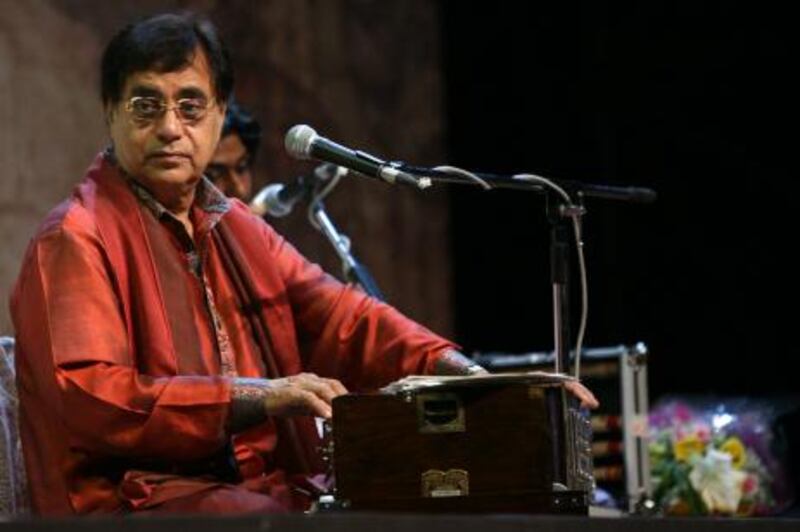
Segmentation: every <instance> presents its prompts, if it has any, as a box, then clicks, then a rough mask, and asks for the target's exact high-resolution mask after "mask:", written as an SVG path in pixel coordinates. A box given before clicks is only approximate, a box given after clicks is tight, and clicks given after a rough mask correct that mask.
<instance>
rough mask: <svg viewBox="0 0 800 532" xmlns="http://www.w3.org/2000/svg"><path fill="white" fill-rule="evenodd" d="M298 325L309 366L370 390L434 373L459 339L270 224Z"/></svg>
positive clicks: (354, 387)
mask: <svg viewBox="0 0 800 532" xmlns="http://www.w3.org/2000/svg"><path fill="white" fill-rule="evenodd" d="M264 228H265V233H266V238H267V241H268V243H269V244H268V245H269V251H270V254H271V255H272V256H273V257H274V260H275V262H276V263H277V265H278V267H279V269H280V272H281V275H282V278H283V281H284V283H285V285H286V290H287V293H288V297H289V302H290V305H291V309H292V313H293V316H294V319H295V323H296V327H297V329H298V338H299V340H300V349H301V352H302V354H303V358H304V360H305V367H306V368H308V369H309V370H310V371H313V372H315V373H319V374H320V375H327V376H334V377H337V378H339V379H341V380H342V382H343V383H344V384H345V386H347V387H348V388H349V389H351V390H354V391H356V390H369V389H375V388H378V387H380V386H383V385H385V384H387V383H389V382H391V381H393V380H395V379H398V378H401V377H404V376H406V375H410V374H425V373H433V372H434V365H435V363H436V360H437V358H438V357H439V356H440V355H441V354H442V353H443V352H445V351H446V350H447V349H449V348H453V347H456V346H455V345H454V344H453V343H451V342H449V341H447V340H445V339H443V338H441V337H439V336H437V335H436V334H434V333H432V332H431V331H429V330H428V329H426V328H425V327H423V326H421V325H419V324H417V323H415V322H414V321H412V320H410V319H408V318H406V317H405V316H403V315H402V314H401V313H400V312H398V311H397V310H395V309H394V308H393V307H391V306H389V305H387V304H385V303H382V302H380V301H378V300H376V299H373V298H371V297H369V296H367V295H366V294H364V293H363V292H362V291H360V290H358V289H357V288H355V287H353V286H351V285H343V284H342V283H340V282H339V281H337V280H335V279H334V278H333V277H331V276H329V275H327V274H325V273H324V272H323V271H322V270H321V269H320V268H319V266H317V265H315V264H312V263H310V262H308V261H307V260H306V259H305V258H304V257H303V256H302V255H300V254H299V253H298V252H297V250H295V248H294V247H293V246H292V245H291V244H289V243H288V242H287V241H286V240H285V239H284V238H283V237H281V236H280V235H278V234H277V233H275V232H274V231H273V230H272V229H270V228H269V227H268V226H266V225H264Z"/></svg>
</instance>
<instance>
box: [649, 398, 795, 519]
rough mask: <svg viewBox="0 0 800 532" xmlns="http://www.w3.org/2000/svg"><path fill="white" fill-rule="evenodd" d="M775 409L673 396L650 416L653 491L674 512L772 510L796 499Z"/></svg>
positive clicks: (742, 402) (752, 513) (765, 512)
mask: <svg viewBox="0 0 800 532" xmlns="http://www.w3.org/2000/svg"><path fill="white" fill-rule="evenodd" d="M770 421H772V420H771V415H770V410H769V409H768V408H766V407H764V406H756V405H754V404H752V403H749V402H747V401H746V400H740V401H729V402H728V403H724V402H723V403H719V402H717V403H710V402H706V403H705V404H703V403H699V404H698V403H694V404H692V403H689V402H687V401H682V400H676V399H671V400H668V401H665V402H662V403H659V404H658V405H657V406H656V407H655V408H653V410H652V412H651V415H650V444H649V450H650V463H651V476H652V481H653V489H654V492H653V496H654V499H655V501H656V503H657V504H658V505H659V506H660V507H661V509H662V510H663V511H664V512H665V513H667V514H672V515H742V516H757V515H770V514H774V513H777V512H778V511H780V510H782V509H784V508H785V507H786V506H788V504H789V503H790V502H791V490H790V488H789V486H788V481H787V479H786V478H785V475H784V474H783V473H782V471H783V468H782V467H781V460H780V456H779V455H780V453H776V450H775V449H776V445H775V443H776V442H775V441H774V440H775V438H774V434H773V432H772V430H771V427H770Z"/></svg>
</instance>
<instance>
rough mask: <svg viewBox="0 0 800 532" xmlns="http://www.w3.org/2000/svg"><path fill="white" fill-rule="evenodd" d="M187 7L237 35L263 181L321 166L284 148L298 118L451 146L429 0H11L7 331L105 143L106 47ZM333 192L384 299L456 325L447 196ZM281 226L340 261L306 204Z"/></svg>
mask: <svg viewBox="0 0 800 532" xmlns="http://www.w3.org/2000/svg"><path fill="white" fill-rule="evenodd" d="M176 8H192V9H196V10H199V11H203V12H205V13H206V14H208V15H209V16H210V17H211V18H212V20H214V21H215V22H216V23H217V24H218V26H219V27H220V29H221V31H222V33H223V35H224V36H225V38H226V40H227V41H228V44H229V46H230V48H231V51H232V53H233V56H234V63H235V65H236V74H237V90H236V93H237V97H238V98H239V100H240V101H241V102H242V103H243V104H245V105H246V106H247V107H249V108H250V109H251V110H252V111H253V112H254V114H255V115H256V116H257V118H259V120H260V121H261V122H262V123H263V125H264V126H265V139H264V143H263V145H262V153H261V155H260V159H259V161H258V176H257V180H258V183H257V185H258V186H263V185H264V184H265V183H266V182H267V181H269V180H277V181H286V180H288V179H289V178H291V177H292V176H294V175H297V174H298V173H300V172H304V171H310V170H311V169H312V168H313V164H304V163H298V162H296V161H292V160H291V159H289V158H288V157H287V156H286V155H285V154H284V152H283V148H282V144H283V136H284V134H285V131H286V130H287V129H288V128H289V127H290V126H291V125H293V124H296V123H308V124H310V125H312V126H313V127H314V128H315V129H317V131H318V132H319V133H320V134H323V135H325V136H328V137H331V138H333V139H336V140H338V141H340V142H342V143H346V144H349V145H352V146H354V147H359V148H361V149H364V150H367V151H371V152H373V153H375V154H376V155H383V156H387V157H391V158H396V159H404V160H408V161H413V162H416V163H420V164H424V163H433V162H437V161H439V160H441V157H442V151H443V150H442V136H443V117H442V101H441V100H442V79H441V73H440V65H439V60H440V59H439V55H438V32H439V25H438V19H437V8H436V3H435V2H433V0H407V1H404V2H382V1H378V0H374V1H369V0H325V1H314V0H296V1H289V0H272V1H263V2H255V1H244V0H232V1H227V2H223V1H218V2H216V1H211V0H208V1H183V2H180V1H172V2H167V1H161V2H157V1H152V0H148V1H139V2H130V3H122V2H107V1H104V0H49V1H48V0H26V1H24V2H19V1H14V0H0V13H2V17H0V171H1V172H2V174H0V238H2V242H3V246H2V248H0V298H1V299H2V301H3V304H2V307H0V332H9V331H10V330H11V325H10V320H9V317H8V311H7V305H6V303H5V301H7V298H8V293H9V291H10V287H11V284H12V282H13V279H14V277H15V276H16V273H17V270H18V267H19V262H20V259H21V257H22V253H23V251H24V247H25V245H26V242H27V240H28V239H29V238H30V235H31V234H32V233H33V231H34V229H35V227H36V224H37V223H38V221H39V220H40V219H41V218H42V217H43V216H44V214H45V213H46V212H47V211H48V210H49V209H50V208H52V207H53V206H54V205H55V204H57V203H58V202H59V201H60V200H61V199H62V198H64V197H66V196H67V194H68V193H69V191H70V189H71V188H72V186H73V185H74V183H75V182H76V181H77V180H78V179H79V178H80V176H81V175H82V173H83V171H84V170H85V168H86V166H87V165H88V164H89V162H90V161H91V159H92V157H93V155H94V153H95V152H96V151H97V150H98V149H99V148H100V147H102V146H103V145H104V144H105V142H106V140H105V139H106V137H105V131H104V128H103V124H102V120H101V114H100V104H99V102H98V97H97V88H96V86H97V65H98V61H99V56H100V54H101V51H102V47H103V45H104V44H105V42H106V41H107V39H108V38H109V37H110V36H111V35H112V34H113V33H114V32H115V31H116V29H118V27H119V26H120V25H121V24H123V23H125V22H126V21H128V20H130V19H132V18H133V17H135V16H138V15H140V14H144V13H151V12H155V11H161V10H170V9H176ZM376 21H380V23H379V24H378V23H376ZM327 206H328V210H329V213H330V215H331V217H332V218H333V219H334V221H335V222H336V223H337V224H338V225H339V226H340V228H341V229H342V230H343V232H345V233H346V234H347V235H349V236H350V237H351V239H352V240H353V242H354V251H355V254H356V255H357V257H358V258H360V259H361V260H362V262H364V263H365V264H366V265H367V266H368V267H369V268H370V270H371V271H372V273H373V275H374V276H375V278H376V280H377V281H378V284H379V285H380V287H381V288H382V289H383V291H384V292H385V294H386V296H387V299H388V300H389V301H390V302H392V303H393V304H395V305H396V306H397V307H399V308H400V309H401V310H403V311H404V312H406V313H407V314H409V315H411V316H412V317H414V318H415V319H417V320H418V321H420V322H422V323H424V324H426V325H428V326H430V327H431V328H433V329H434V330H436V331H438V332H441V333H444V334H449V333H450V331H451V314H452V311H451V308H450V307H451V293H450V270H449V257H448V254H447V252H448V247H449V244H448V237H447V219H448V218H447V201H446V197H445V196H444V195H443V194H442V193H439V192H433V193H426V194H424V195H423V194H419V193H415V192H413V191H408V190H398V189H392V188H389V187H387V186H384V185H382V184H380V183H374V182H371V181H367V180H363V179H358V178H347V179H346V180H345V181H344V182H343V183H342V184H340V185H339V187H338V188H337V190H336V191H335V192H334V193H333V195H332V196H331V197H330V198H329V200H328V201H327ZM274 225H275V227H276V228H277V229H278V230H279V231H281V232H282V233H284V234H285V235H286V236H287V237H288V238H289V239H290V240H291V241H292V242H294V243H295V244H296V245H297V246H298V247H299V248H300V250H301V251H303V252H304V253H305V254H306V255H307V256H308V257H309V258H311V259H312V260H315V261H317V262H320V263H321V264H322V265H323V266H324V267H325V268H326V269H327V270H328V271H331V272H332V273H334V274H337V275H338V274H339V264H338V260H337V259H336V258H335V256H334V254H333V251H332V250H331V249H330V246H329V245H328V243H327V241H325V240H324V239H323V237H322V236H321V235H320V234H318V233H316V232H314V231H313V229H311V227H310V226H309V224H308V223H307V221H306V220H305V216H304V214H303V213H301V212H300V211H299V210H298V211H297V212H296V213H294V214H293V215H292V216H291V217H290V218H288V219H286V220H281V221H277V222H275V223H274Z"/></svg>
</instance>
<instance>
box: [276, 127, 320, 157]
mask: <svg viewBox="0 0 800 532" xmlns="http://www.w3.org/2000/svg"><path fill="white" fill-rule="evenodd" d="M316 138H317V132H316V131H314V129H313V128H312V127H311V126H307V125H305V124H298V125H296V126H293V127H292V128H291V129H290V130H289V131H288V132H286V137H285V138H284V139H283V145H284V146H285V147H286V152H287V153H288V154H289V155H290V156H292V157H294V158H295V159H301V160H306V159H310V158H311V144H312V143H313V142H314V139H316Z"/></svg>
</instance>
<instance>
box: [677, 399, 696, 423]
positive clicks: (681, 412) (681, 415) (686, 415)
mask: <svg viewBox="0 0 800 532" xmlns="http://www.w3.org/2000/svg"><path fill="white" fill-rule="evenodd" d="M692 417H693V414H692V409H691V408H689V407H688V406H686V405H685V404H682V403H677V404H676V405H675V419H676V420H677V421H678V422H680V423H688V422H689V421H691V420H692Z"/></svg>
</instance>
